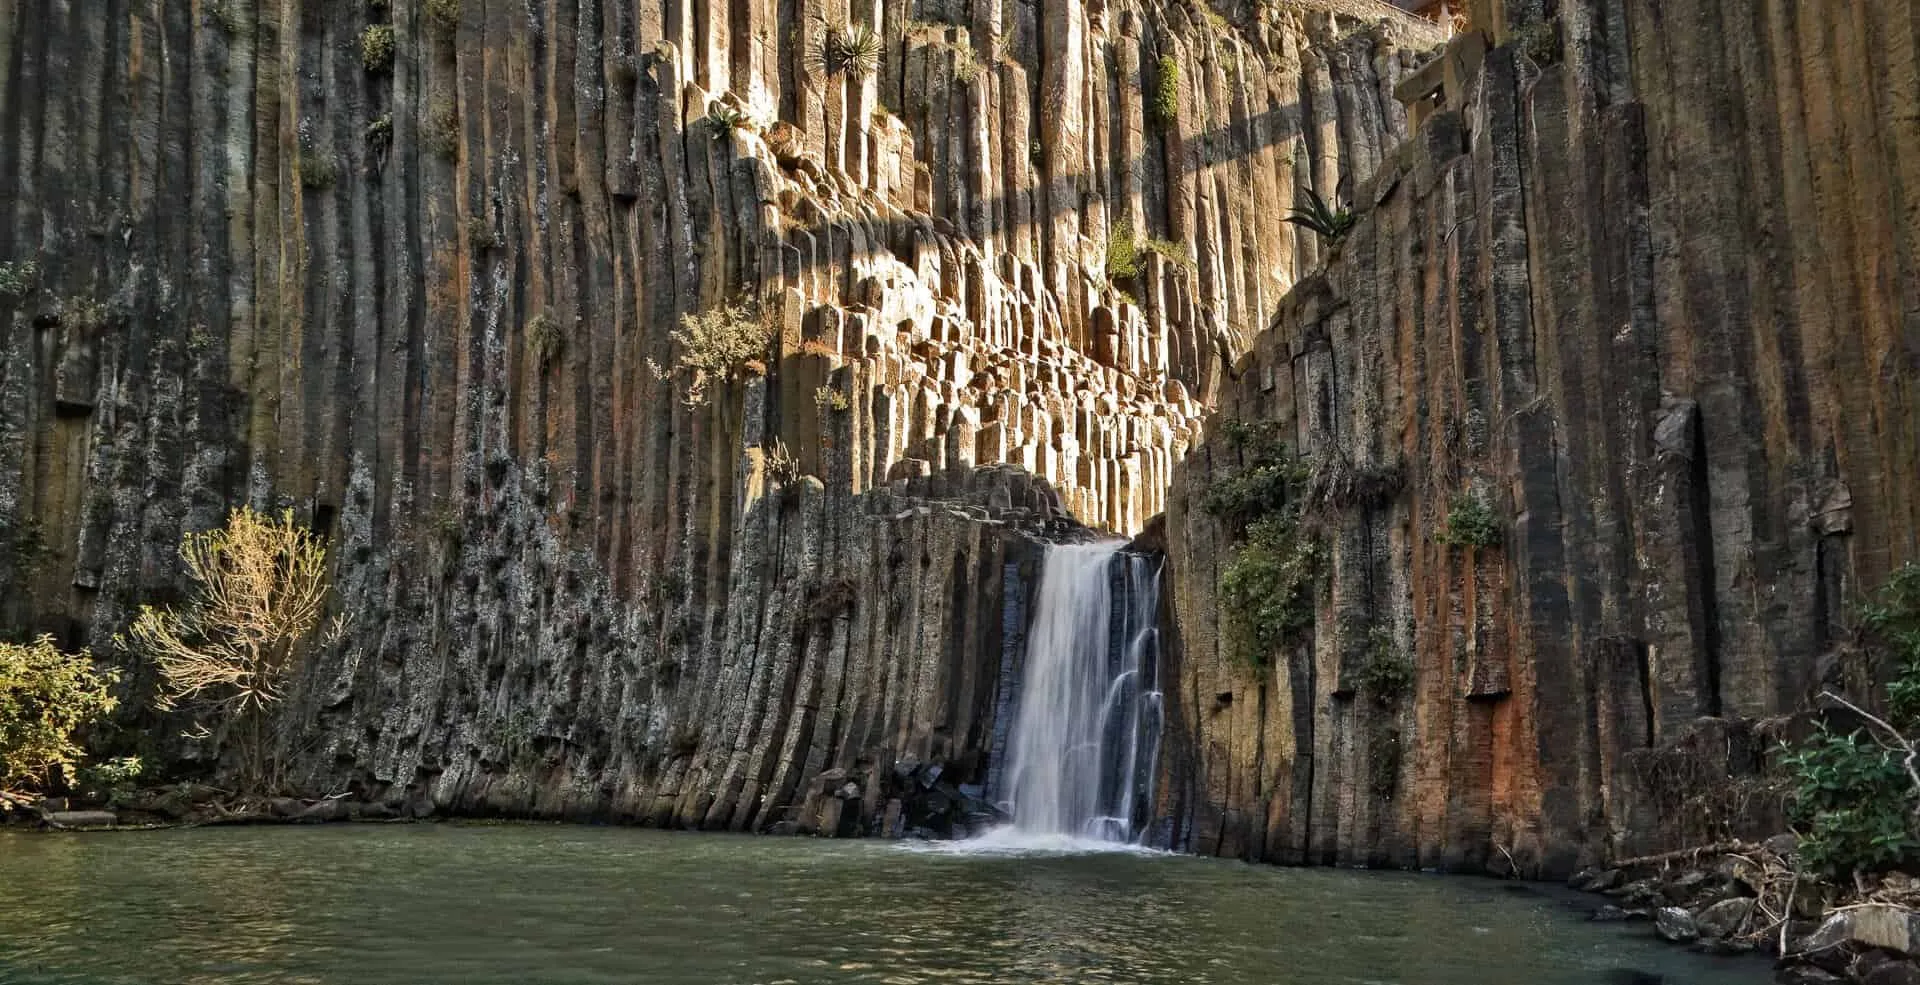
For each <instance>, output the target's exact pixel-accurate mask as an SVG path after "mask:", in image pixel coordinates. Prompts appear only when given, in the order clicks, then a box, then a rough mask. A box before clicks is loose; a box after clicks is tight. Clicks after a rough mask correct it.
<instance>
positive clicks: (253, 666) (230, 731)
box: [129, 507, 327, 793]
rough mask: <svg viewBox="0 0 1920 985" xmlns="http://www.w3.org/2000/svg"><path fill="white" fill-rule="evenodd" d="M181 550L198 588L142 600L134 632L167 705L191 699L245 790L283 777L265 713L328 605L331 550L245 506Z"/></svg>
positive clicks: (285, 521) (189, 538)
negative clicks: (235, 763) (158, 600)
mask: <svg viewBox="0 0 1920 985" xmlns="http://www.w3.org/2000/svg"><path fill="white" fill-rule="evenodd" d="M180 556H181V558H182V559H184V560H185V561H186V565H187V573H188V574H189V575H190V576H191V577H192V578H193V580H194V581H195V582H197V583H198V588H197V589H196V590H195V591H194V593H193V595H192V597H191V598H190V599H189V600H188V601H187V603H186V604H184V605H181V606H179V607H175V608H156V607H154V606H142V607H141V609H140V616H139V618H138V619H136V620H134V623H133V628H132V629H131V630H130V631H129V632H130V634H131V636H132V642H133V645H134V646H135V648H136V649H138V650H140V651H141V652H144V653H145V654H147V655H148V656H150V657H151V658H152V659H153V661H154V662H155V664H157V665H158V667H159V670H160V677H161V687H160V695H159V705H160V707H161V708H162V709H168V708H174V707H177V706H181V705H189V706H192V707H193V708H194V709H195V711H196V712H197V713H198V714H201V715H204V716H206V720H204V721H203V722H202V723H201V725H200V727H199V730H198V734H199V735H201V736H205V735H209V734H214V732H215V731H216V730H217V731H218V733H219V734H221V735H222V736H223V737H224V739H225V740H226V741H227V743H229V744H230V745H231V747H232V748H233V749H234V750H235V752H236V753H237V755H238V757H239V761H240V782H241V785H242V788H243V792H246V793H260V792H263V791H265V790H266V789H267V788H268V787H270V786H272V785H275V784H277V783H278V781H279V776H278V772H279V769H278V767H279V764H278V762H277V761H276V758H275V757H274V756H273V754H272V752H271V748H270V743H269V741H268V737H267V719H268V717H269V714H270V710H271V709H272V708H273V706H275V705H277V704H278V703H279V702H280V700H281V697H282V695H283V693H284V688H285V686H286V683H287V682H288V681H289V680H291V679H292V677H293V673H294V671H295V670H297V669H298V667H299V665H300V661H301V660H302V659H303V658H304V657H305V656H306V654H307V652H308V649H309V647H308V644H309V643H310V642H311V640H312V637H313V631H314V628H315V627H316V626H317V625H319V622H320V616H321V613H322V611H323V610H324V609H325V607H326V597H327V585H326V558H327V550H326V547H325V545H323V544H322V543H321V542H320V539H319V537H318V536H316V535H315V534H314V533H313V532H312V531H310V530H307V529H305V528H303V527H297V526H295V525H294V522H293V513H292V511H291V510H289V511H287V512H285V513H282V514H281V515H280V516H279V517H278V518H277V519H276V518H273V517H269V516H267V515H265V514H261V513H256V512H254V511H253V510H251V509H248V508H245V507H242V508H240V509H236V510H234V511H233V513H232V514H231V515H230V516H229V517H228V518H227V525H226V526H225V527H222V528H219V529H215V530H209V531H205V532H203V533H197V534H188V535H186V537H185V538H183V539H182V541H181V544H180Z"/></svg>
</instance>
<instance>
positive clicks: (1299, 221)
mask: <svg viewBox="0 0 1920 985" xmlns="http://www.w3.org/2000/svg"><path fill="white" fill-rule="evenodd" d="M1301 191H1303V192H1306V193H1307V204H1306V205H1304V206H1296V207H1294V208H1292V209H1289V210H1288V212H1287V219H1286V221H1288V222H1291V223H1293V224H1294V225H1296V226H1305V227H1306V228H1308V229H1311V230H1313V231H1314V232H1315V233H1317V234H1319V236H1320V238H1321V239H1324V240H1326V241H1328V242H1338V241H1339V240H1340V239H1341V237H1344V236H1345V235H1346V234H1347V233H1348V232H1350V231H1352V229H1353V225H1354V223H1356V222H1358V221H1359V219H1358V218H1357V217H1355V216H1354V214H1353V212H1352V211H1350V210H1349V209H1348V208H1347V207H1346V206H1344V205H1341V206H1333V205H1329V204H1327V200H1326V199H1324V198H1321V197H1320V193H1319V192H1316V191H1314V190H1313V189H1311V188H1302V189H1301Z"/></svg>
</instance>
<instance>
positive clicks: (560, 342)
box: [527, 314, 567, 369]
mask: <svg viewBox="0 0 1920 985" xmlns="http://www.w3.org/2000/svg"><path fill="white" fill-rule="evenodd" d="M527 345H528V346H530V347H532V349H533V359H534V362H535V363H536V364H538V365H539V367H540V368H541V369H546V368H547V367H548V366H551V365H553V361H554V360H556V359H558V358H560V354H561V353H562V352H565V351H566V348H567V337H566V336H565V335H563V334H561V332H560V327H559V326H558V325H555V324H554V323H553V319H552V318H549V317H547V316H546V315H545V314H539V315H534V316H533V319H532V320H531V321H529V322H527Z"/></svg>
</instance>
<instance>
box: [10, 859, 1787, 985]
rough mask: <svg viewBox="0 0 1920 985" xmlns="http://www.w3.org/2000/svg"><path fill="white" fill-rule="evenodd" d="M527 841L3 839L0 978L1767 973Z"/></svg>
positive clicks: (911, 983)
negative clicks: (1629, 970) (1632, 971)
mask: <svg viewBox="0 0 1920 985" xmlns="http://www.w3.org/2000/svg"><path fill="white" fill-rule="evenodd" d="M978 847H979V848H980V849H981V850H958V851H956V850H952V849H951V848H949V849H947V850H925V849H921V850H915V849H913V848H910V847H908V846H905V845H901V844H895V843H886V842H871V841H869V842H836V841H821V840H811V839H792V838H751V837H740V836H724V835H695V834H678V833H667V832H659V831H647V830H638V829H628V828H589V827H563V826H547V825H500V826H469V825H452V824H431V825H341V826H327V827H312V828H251V829H248V828H225V829H222V828H210V829H200V830H175V831H156V832H140V833H111V834H95V835H70V836H41V835H31V834H21V833H4V832H0V887H4V892H0V982H4V983H6V985H214V983H218V985H240V983H273V985H289V983H301V985H388V983H391V985H613V983H620V985H815V983H867V982H871V983H888V985H916V983H929V985H932V983H947V982H952V983H994V985H1017V983H1028V982H1058V983H1086V985H1094V983H1107V982H1111V983H1125V985H1576V983H1579V985H1613V983H1616V982H1622V981H1627V980H1629V979H1627V978H1626V977H1624V976H1623V975H1622V974H1621V972H1622V970H1623V969H1636V970H1639V971H1642V972H1645V973H1650V974H1657V975H1663V976H1665V981H1666V982H1668V983H1685V985H1721V983H1726V985H1733V983H1754V982H1759V981H1762V980H1764V978H1765V971H1764V969H1765V965H1764V964H1759V963H1754V962H1748V961H1740V962H1732V961H1727V960H1725V959H1710V958H1706V957H1703V956H1699V955H1694V954H1688V953H1686V952H1682V951H1679V950H1676V949H1673V948H1670V947H1667V946H1665V945H1661V944H1659V943H1658V942H1657V941H1654V940H1652V939H1651V938H1649V937H1647V936H1646V934H1645V931H1644V929H1627V928H1622V927H1619V926H1604V925H1595V924H1588V923H1584V922H1582V921H1580V920H1579V919H1578V917H1577V915H1575V914H1573V913H1572V912H1571V911H1570V910H1569V909H1568V908H1567V907H1566V905H1565V904H1564V903H1561V902H1556V901H1554V900H1552V899H1549V898H1546V897H1543V896H1540V895H1538V894H1536V893H1533V892H1515V891H1513V889H1514V887H1512V886H1510V885H1505V884H1501V883H1496V882H1491V881H1482V880H1473V879H1457V878H1440V877H1433V876H1420V875H1410V874H1397V873H1377V872H1375V873H1360V872H1342V871H1329V870H1314V869H1281V868H1274V867H1269V866H1256V865H1243V864H1240V863H1234V862H1223V861H1218V860H1212V859H1200V858H1192V857H1185V856H1174V855H1158V854H1151V853H1143V852H1138V851H1135V852H1092V851H1075V850H1074V846H1072V845H1054V846H1048V847H1049V850H1046V851H1042V852H1038V853H1033V852H1026V851H1022V850H1020V848H1021V846H1019V845H1017V844H1004V843H1003V844H998V845H981V846H978Z"/></svg>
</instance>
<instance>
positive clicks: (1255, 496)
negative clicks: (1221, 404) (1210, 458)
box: [1200, 420, 1312, 528]
mask: <svg viewBox="0 0 1920 985" xmlns="http://www.w3.org/2000/svg"><path fill="white" fill-rule="evenodd" d="M1220 433H1221V436H1222V437H1224V438H1225V439H1226V441H1227V443H1228V444H1229V445H1231V446H1233V447H1234V448H1236V449H1238V450H1239V451H1240V457H1241V465H1240V467H1239V468H1237V469H1234V470H1233V471H1231V472H1229V473H1228V474H1226V475H1225V476H1223V477H1221V478H1218V479H1215V480H1214V481H1213V483H1212V484H1211V485H1210V486H1208V487H1207V490H1206V492H1205V493H1203V494H1202V495H1201V499H1200V506H1201V508H1202V509H1204V510H1206V511H1207V512H1208V513H1211V514H1213V515H1214V516H1217V517H1220V518H1221V519H1223V520H1225V521H1227V522H1228V523H1229V524H1230V525H1232V526H1234V527H1236V528H1245V527H1246V526H1248V525H1249V524H1250V523H1251V522H1252V521H1254V520H1255V519H1257V518H1259V517H1261V516H1265V515H1268V514H1274V513H1280V512H1283V511H1288V510H1292V511H1295V512H1298V510H1299V506H1300V502H1299V501H1300V494H1301V492H1302V491H1303V484H1304V483H1305V482H1306V481H1307V479H1308V478H1309V477H1310V476H1311V474H1312V473H1311V472H1310V470H1309V469H1308V468H1307V467H1306V464H1305V463H1304V462H1302V461H1301V460H1300V459H1298V458H1295V457H1294V456H1293V454H1292V453H1291V452H1290V451H1289V450H1288V447H1287V444H1286V442H1285V441H1284V440H1283V437H1282V428H1281V425H1280V423H1279V422H1277V421H1241V420H1227V421H1223V422H1221V425H1220Z"/></svg>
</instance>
